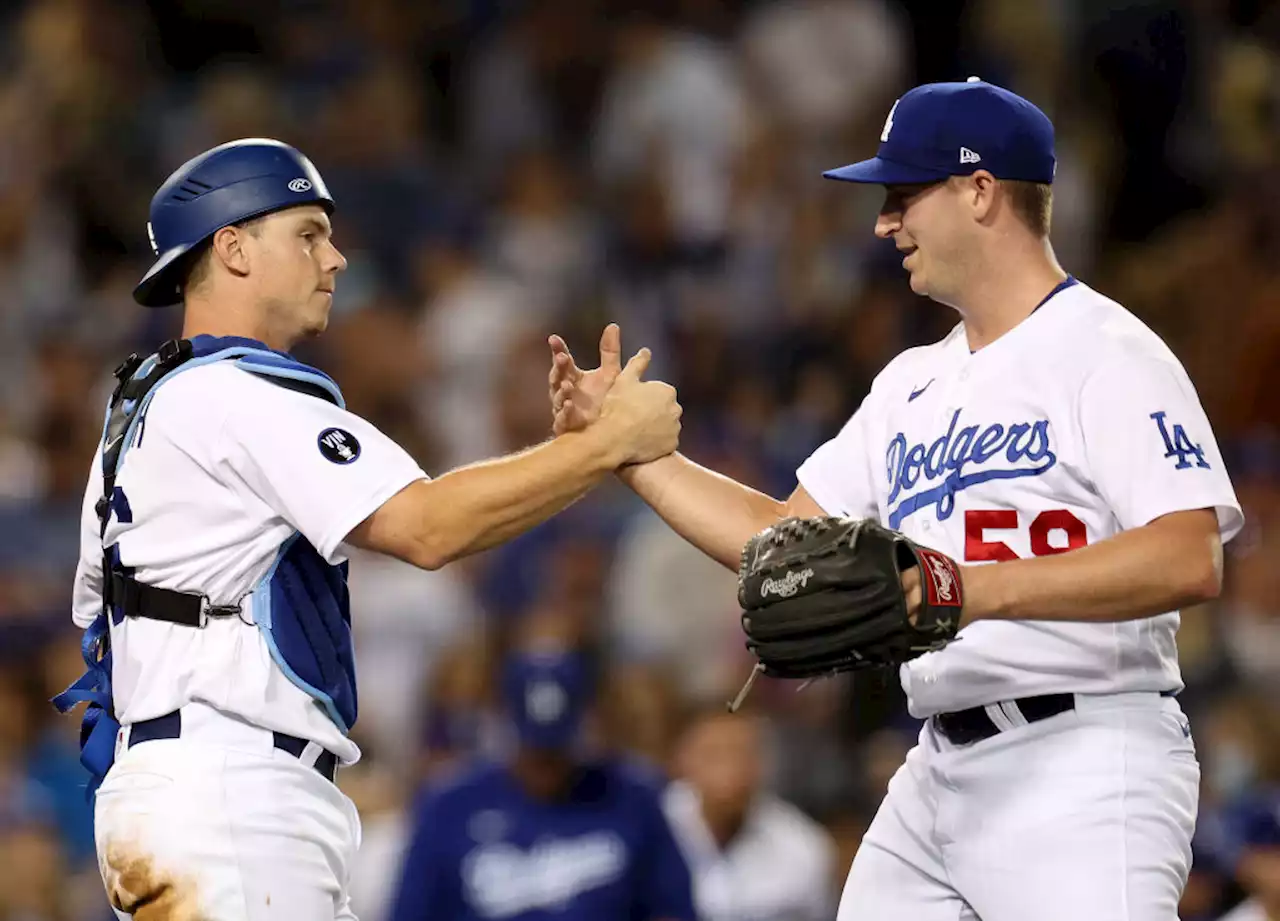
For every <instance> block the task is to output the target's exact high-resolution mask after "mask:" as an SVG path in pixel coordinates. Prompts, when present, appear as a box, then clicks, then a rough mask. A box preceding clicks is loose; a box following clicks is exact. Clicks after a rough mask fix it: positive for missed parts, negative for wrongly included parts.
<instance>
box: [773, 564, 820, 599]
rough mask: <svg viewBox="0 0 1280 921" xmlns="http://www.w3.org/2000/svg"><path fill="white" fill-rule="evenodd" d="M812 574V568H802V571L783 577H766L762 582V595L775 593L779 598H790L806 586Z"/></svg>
mask: <svg viewBox="0 0 1280 921" xmlns="http://www.w3.org/2000/svg"><path fill="white" fill-rule="evenodd" d="M812 575H813V570H812V569H802V570H801V571H800V572H789V573H787V574H786V575H785V576H783V577H782V578H781V579H765V580H764V582H762V583H761V584H760V597H761V598H768V597H769V595H770V594H774V595H777V596H778V597H779V598H790V597H791V596H792V595H794V594H795V593H796V592H798V591H799V590H800V589H802V588H804V587H805V585H806V584H807V583H808V581H809V578H810V577H811V576H812Z"/></svg>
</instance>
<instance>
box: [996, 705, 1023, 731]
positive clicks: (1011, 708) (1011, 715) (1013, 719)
mask: <svg viewBox="0 0 1280 921" xmlns="http://www.w3.org/2000/svg"><path fill="white" fill-rule="evenodd" d="M999 707H1000V709H1001V710H1002V711H1004V715H1005V718H1006V719H1007V720H1008V721H1009V725H1010V726H1026V725H1027V718H1026V717H1025V716H1024V715H1023V714H1022V708H1021V707H1019V706H1018V702H1017V701H1016V700H1002V701H1000V703H999Z"/></svg>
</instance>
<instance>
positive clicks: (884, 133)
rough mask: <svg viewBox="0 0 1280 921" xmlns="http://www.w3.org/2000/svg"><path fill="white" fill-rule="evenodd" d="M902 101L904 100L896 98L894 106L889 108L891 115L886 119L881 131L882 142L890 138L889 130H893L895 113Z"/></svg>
mask: <svg viewBox="0 0 1280 921" xmlns="http://www.w3.org/2000/svg"><path fill="white" fill-rule="evenodd" d="M901 101H902V100H901V99H895V100H894V102H893V108H891V109H890V110H889V117H888V118H886V119H885V120H884V130H883V131H881V132H880V143H881V144H883V143H884V142H885V141H887V140H889V132H890V131H892V130H893V113H894V112H896V111H897V109H898V103H900V102H901Z"/></svg>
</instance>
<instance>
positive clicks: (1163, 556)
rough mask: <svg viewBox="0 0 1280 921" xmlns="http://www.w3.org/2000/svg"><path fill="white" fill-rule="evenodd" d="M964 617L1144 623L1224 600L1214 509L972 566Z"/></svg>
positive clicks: (966, 579)
mask: <svg viewBox="0 0 1280 921" xmlns="http://www.w3.org/2000/svg"><path fill="white" fill-rule="evenodd" d="M963 579H964V586H965V608H964V616H963V618H962V620H963V622H965V623H967V622H970V621H973V620H981V619H990V620H1059V621H1094V622H1115V621H1124V620H1138V619H1140V618H1143V617H1151V616H1154V615H1156V614H1162V613H1164V612H1166V611H1174V610H1177V609H1179V608H1182V607H1186V606H1188V605H1192V604H1199V603H1201V602H1204V601H1208V600H1211V599H1212V598H1215V597H1217V595H1218V592H1219V591H1220V589H1221V585H1222V541H1221V538H1220V537H1219V534H1218V522H1217V516H1216V515H1215V513H1214V512H1213V511H1212V510H1211V509H1200V510H1197V511H1188V512H1175V513H1174V514H1171V515H1166V516H1164V517H1163V518H1159V519H1157V520H1156V521H1153V522H1151V523H1150V524H1148V525H1145V526H1144V527H1141V528H1134V529H1133V530H1131V531H1124V532H1122V533H1120V534H1117V535H1116V536H1115V537H1112V538H1109V539H1107V540H1104V541H1099V542H1098V543H1096V544H1092V545H1090V546H1088V547H1082V548H1080V549H1079V550H1072V551H1070V552H1068V553H1061V554H1057V555H1055V556H1046V557H1037V558H1035V559H1029V560H1010V561H1008V562H1005V563H992V564H989V565H986V566H972V567H965V568H964V570H963Z"/></svg>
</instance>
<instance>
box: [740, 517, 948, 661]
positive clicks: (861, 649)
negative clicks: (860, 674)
mask: <svg viewBox="0 0 1280 921" xmlns="http://www.w3.org/2000/svg"><path fill="white" fill-rule="evenodd" d="M912 567H919V572H920V580H921V599H920V606H919V609H918V611H917V612H916V613H915V615H914V617H912V616H910V615H909V612H908V610H907V600H906V595H905V592H904V591H903V587H902V573H903V572H904V571H905V570H908V569H910V568H912ZM738 601H739V603H740V604H741V606H742V609H743V614H742V627H743V630H744V631H745V632H746V634H747V648H748V649H750V650H751V651H752V653H754V654H755V656H756V657H757V658H758V659H759V661H760V665H759V666H757V668H758V669H762V670H763V672H764V673H765V674H767V675H772V676H775V677H780V678H813V677H817V676H820V675H830V674H833V673H835V672H841V671H852V670H855V669H862V668H874V667H881V666H897V665H901V664H902V663H903V662H906V661H908V660H910V659H914V658H916V657H917V656H919V655H922V654H923V653H926V652H931V651H933V650H936V649H941V648H942V647H943V646H945V645H946V644H947V643H948V642H950V641H951V640H952V639H954V637H955V635H956V631H957V630H958V629H959V626H960V615H961V611H962V609H963V586H962V584H961V581H960V572H959V568H958V567H957V566H956V564H955V562H954V561H953V560H952V559H951V558H950V557H948V556H945V555H944V554H941V553H938V552H937V551H934V550H929V549H928V548H925V547H921V546H919V545H917V544H915V543H913V542H912V541H911V540H909V539H908V538H907V537H905V536H904V535H902V534H900V533H898V532H897V531H890V530H888V529H887V528H884V527H881V526H880V525H879V524H876V523H875V522H873V521H870V520H861V521H855V520H852V519H848V518H833V517H819V518H788V519H785V520H783V521H780V522H779V523H778V524H777V525H775V526H773V527H771V528H766V529H765V530H764V531H761V532H760V533H759V534H757V535H756V536H755V537H753V538H751V540H749V541H748V542H747V544H746V546H745V547H744V548H743V552H742V564H741V567H740V569H739V573H738Z"/></svg>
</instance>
